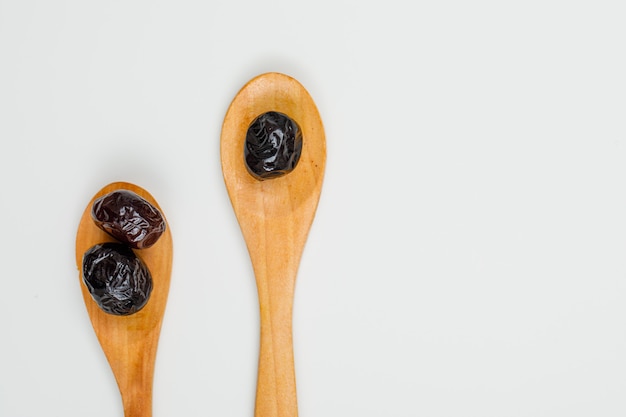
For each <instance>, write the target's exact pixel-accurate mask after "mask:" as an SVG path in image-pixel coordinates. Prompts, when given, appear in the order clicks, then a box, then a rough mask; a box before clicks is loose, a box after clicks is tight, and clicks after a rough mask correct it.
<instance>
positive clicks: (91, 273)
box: [83, 242, 152, 316]
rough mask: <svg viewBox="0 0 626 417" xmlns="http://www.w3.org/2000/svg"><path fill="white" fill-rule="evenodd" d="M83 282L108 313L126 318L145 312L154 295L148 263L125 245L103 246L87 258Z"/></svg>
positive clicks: (101, 244) (85, 258)
mask: <svg viewBox="0 0 626 417" xmlns="http://www.w3.org/2000/svg"><path fill="white" fill-rule="evenodd" d="M83 282H84V283H85V285H86V286H87V289H88V290H89V293H90V294H91V296H92V298H93V299H94V301H95V302H96V303H97V304H98V306H99V307H100V308H101V309H102V310H103V311H104V312H106V313H109V314H115V315H117V316H126V315H129V314H133V313H136V312H137V311H139V310H141V308H142V307H143V306H145V305H146V303H147V302H148V298H150V293H151V292H152V276H151V275H150V271H149V270H148V268H147V267H146V264H144V263H143V261H142V260H141V259H140V258H138V257H137V256H136V255H135V253H134V252H133V250H132V249H131V248H129V247H128V246H126V245H124V244H122V243H113V242H107V243H100V244H98V245H95V246H92V247H91V248H89V250H87V252H85V254H84V255H83Z"/></svg>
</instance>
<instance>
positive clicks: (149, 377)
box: [76, 182, 172, 417]
mask: <svg viewBox="0 0 626 417" xmlns="http://www.w3.org/2000/svg"><path fill="white" fill-rule="evenodd" d="M119 190H127V191H131V192H133V193H135V194H136V195H138V196H140V197H142V198H143V199H145V200H146V201H147V202H149V203H150V204H151V205H152V206H153V207H155V208H156V209H158V210H160V208H159V205H158V204H157V202H156V200H155V199H154V198H153V197H152V196H151V195H150V194H149V193H148V192H147V191H146V190H144V189H142V188H141V187H138V186H136V185H134V184H130V183H125V182H116V183H112V184H109V185H107V186H105V187H104V188H102V189H101V190H100V191H99V192H98V193H97V194H96V195H95V196H94V197H93V198H92V200H91V201H90V202H89V204H88V205H87V208H86V209H85V211H84V213H83V216H82V218H81V220H80V223H79V226H78V233H77V235H76V265H77V267H78V270H79V271H80V273H79V275H80V281H81V282H80V287H81V290H82V295H83V299H84V301H85V306H86V307H87V313H88V314H89V318H90V319H91V324H92V325H93V328H94V330H95V333H96V336H97V337H98V340H99V341H100V345H101V347H102V350H103V351H104V354H105V355H106V358H107V360H108V362H109V364H110V366H111V369H112V371H113V374H114V375H115V379H116V381H117V385H118V388H119V390H120V393H121V397H122V403H123V407H124V416H125V417H151V416H152V385H153V384H152V382H153V375H154V364H155V359H156V351H157V344H158V339H159V333H160V331H161V324H162V321H163V315H164V312H165V304H166V302H167V295H168V291H169V285H170V275H171V270H172V237H171V233H170V230H169V227H166V228H165V231H164V232H163V233H162V235H161V236H160V237H159V238H158V240H157V241H156V243H154V244H153V245H152V246H150V247H147V248H143V249H138V250H135V251H134V253H136V256H137V257H138V258H140V259H141V261H142V262H143V264H144V265H145V266H146V267H147V269H148V270H149V272H150V274H151V278H152V289H151V293H150V295H149V298H148V301H147V302H146V303H145V305H143V306H142V307H141V308H140V309H139V310H138V311H136V312H133V313H132V314H127V315H116V314H110V313H108V312H105V311H104V310H103V309H102V308H101V306H100V305H98V303H97V302H96V301H95V300H94V298H93V297H92V295H91V293H90V290H89V289H88V288H87V287H86V285H85V283H84V282H83V279H84V271H83V256H84V255H85V253H86V252H87V251H88V250H89V249H90V248H93V247H94V246H95V245H98V244H101V243H104V242H117V241H116V239H115V238H113V237H112V236H111V235H110V234H108V233H106V232H105V231H103V230H102V229H101V228H99V227H98V226H97V225H96V223H95V222H94V220H93V218H92V207H93V204H94V202H95V201H96V200H98V199H99V198H100V197H103V196H105V195H108V194H109V193H112V192H117V191H119ZM161 213H162V212H161ZM163 221H165V217H164V216H163ZM130 250H131V249H128V251H130Z"/></svg>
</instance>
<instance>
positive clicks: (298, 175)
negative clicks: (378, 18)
mask: <svg viewBox="0 0 626 417" xmlns="http://www.w3.org/2000/svg"><path fill="white" fill-rule="evenodd" d="M268 111H277V112H280V113H283V114H286V115H288V116H289V117H290V118H292V119H293V120H295V121H296V122H297V123H298V124H299V125H300V128H301V129H302V136H303V139H302V140H303V145H302V154H301V156H300V160H299V162H298V164H297V166H296V167H295V169H294V170H293V171H292V172H290V173H289V174H287V175H285V176H282V177H279V178H274V179H269V180H265V181H259V180H257V179H255V178H254V177H252V175H250V174H249V173H248V172H247V169H246V167H245V162H244V153H243V147H244V142H245V136H246V132H247V130H248V127H249V125H250V123H251V122H252V121H253V120H254V119H255V118H256V117H257V116H259V115H260V114H262V113H265V112H268ZM221 158H222V171H223V174H224V181H225V184H226V188H227V190H228V194H229V197H230V200H231V203H232V205H233V209H234V211H235V214H236V217H237V220H238V222H239V225H240V226H241V230H242V233H243V236H244V239H245V241H246V245H247V248H248V252H249V255H250V259H251V261H252V265H253V269H254V274H255V278H256V283H257V290H258V296H259V306H260V326H261V334H260V352H259V369H258V380H257V393H256V403H255V416H256V417H295V416H297V414H298V407H297V395H296V382H295V381H296V380H295V369H294V357H293V355H294V353H293V344H292V311H293V297H294V289H295V282H296V274H297V270H298V266H299V264H300V259H301V256H302V252H303V249H304V246H305V242H306V239H307V235H308V233H309V230H310V227H311V224H312V222H313V218H314V216H315V211H316V209H317V205H318V201H319V197H320V192H321V188H322V181H323V177H324V168H325V164H326V139H325V134H324V127H323V125H322V121H321V118H320V115H319V113H318V110H317V107H316V106H315V103H314V102H313V99H312V98H311V96H310V95H309V93H308V92H307V91H306V90H305V89H304V87H303V86H302V85H301V84H300V83H299V82H298V81H296V80H295V79H293V78H291V77H289V76H287V75H284V74H280V73H267V74H263V75H260V76H258V77H256V78H254V79H252V80H251V81H250V82H248V83H247V84H246V85H245V86H244V87H243V88H242V89H241V90H240V91H239V93H238V94H237V95H236V97H235V98H234V100H233V102H232V103H231V105H230V107H229V109H228V111H227V113H226V116H225V118H224V123H223V126H222V134H221Z"/></svg>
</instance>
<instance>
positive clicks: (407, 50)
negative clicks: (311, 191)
mask: <svg viewBox="0 0 626 417" xmlns="http://www.w3.org/2000/svg"><path fill="white" fill-rule="evenodd" d="M625 12H626V9H625V8H624V6H623V2H621V1H617V0H616V1H578V2H570V1H555V0H548V1H524V2H522V1H519V2H496V1H477V2H463V1H440V2H434V1H433V2H408V1H407V2H402V1H400V0H390V1H385V2H377V3H374V2H355V1H352V2H350V1H345V0H333V1H330V0H319V1H316V2H313V1H309V2H289V1H284V0H283V1H279V0H277V1H270V2H253V1H204V2H203V1H176V2H174V1H109V2H84V1H77V0H74V1H69V0H67V1H55V2H49V1H32V0H25V1H8V0H0V138H1V140H2V151H1V152H0V186H1V190H2V197H1V204H0V218H1V219H2V239H1V240H0V253H1V256H2V258H1V259H2V266H3V272H2V274H1V275H2V287H1V288H2V296H1V300H2V301H1V302H0V335H1V336H0V338H1V339H0V416H2V417H36V416H37V417H38V416H63V417H73V416H76V417H78V416H80V417H83V416H87V415H88V416H91V417H100V416H102V417H104V416H107V417H110V416H121V415H122V408H121V401H120V397H119V393H118V392H117V387H116V385H115V382H114V379H113V376H112V374H111V372H110V371H109V368H108V365H107V363H106V360H105V359H104V355H103V354H102V352H101V350H100V347H99V345H98V343H97V340H96V338H95V336H94V334H93V330H92V328H91V325H90V323H89V320H88V317H87V314H86V312H85V309H84V305H83V301H82V299H81V296H80V289H79V282H78V275H77V271H76V267H75V265H74V237H75V233H76V228H77V225H78V220H79V218H80V215H81V213H82V212H83V210H84V208H85V205H86V204H87V202H88V201H89V199H90V198H91V197H92V195H93V194H94V193H95V192H96V191H98V190H99V189H100V188H101V187H102V186H104V185H106V184H108V183H110V182H113V181H119V180H121V181H129V182H134V183H136V184H138V185H140V186H142V187H144V188H146V189H147V190H148V191H149V192H151V193H152V194H153V195H154V196H155V197H156V198H157V200H158V201H159V203H160V204H161V206H162V208H163V209H164V211H165V213H166V215H167V217H168V219H169V222H170V226H171V230H172V233H173V237H174V243H175V259H174V271H173V277H172V286H171V292H170V298H169V303H168V308H167V312H166V317H165V322H164V325H163V331H162V333H161V340H160V345H159V352H158V358H157V367H156V375H155V383H154V416H155V417H165V416H186V417H194V416H233V417H234V416H237V417H239V416H252V415H253V407H254V390H255V384H256V363H257V348H258V345H257V343H258V342H257V337H258V328H257V325H258V312H257V300H256V288H255V284H254V278H253V275H252V271H251V266H250V263H249V259H248V254H247V252H246V249H245V245H244V242H243V239H242V237H241V234H240V231H239V227H238V225H237V223H236V220H235V218H234V215H233V212H232V210H231V207H230V203H229V201H228V197H227V195H226V191H225V188H224V184H223V180H222V175H221V167H220V160H219V136H220V129H221V123H222V119H223V116H224V114H225V112H226V109H227V107H228V105H229V104H230V101H231V100H232V98H233V97H234V96H235V94H236V93H237V91H238V90H239V89H240V88H241V87H242V86H243V85H244V84H245V82H247V81H248V80H249V79H251V78H252V77H254V76H256V75H258V74H261V73H263V72H267V71H279V72H283V73H286V74H289V75H291V76H293V77H295V78H296V79H298V80H299V81H300V82H301V83H302V84H303V85H304V86H305V87H306V88H307V89H308V91H309V92H310V93H311V95H312V97H313V98H314V100H315V101H316V103H317V105H318V108H319V110H320V113H321V115H322V117H323V120H324V124H325V128H326V134H327V143H328V161H327V170H326V178H325V183H324V187H323V192H322V199H321V202H320V205H319V208H318V212H317V217H316V219H315V222H314V224H313V228H312V230H311V233H310V236H309V241H308V244H307V247H306V250H305V253H304V257H303V260H302V264H301V266H300V273H299V276H298V282H297V288H296V302H295V316H294V332H295V335H294V337H295V352H296V372H297V383H298V395H299V397H298V398H299V405H300V407H299V411H300V416H301V417H314V416H325V417H333V416H336V417H340V416H341V417H344V416H361V417H366V416H367V417H381V416H385V417H386V416H392V417H409V416H411V417H412V416H428V417H443V416H454V417H457V416H463V417H470V416H471V417H474V416H475V417H486V416H494V417H495V416H497V417H514V416H534V417H539V416H546V417H554V416H568V417H573V416H603V417H612V416H624V415H626V402H624V395H625V393H626V376H625V375H626V359H625V358H626V122H625V120H626V119H625V117H626V76H625V74H626V55H625V53H624V51H625V47H626V45H625V44H626V25H625V24H624V22H625V19H626V13H625Z"/></svg>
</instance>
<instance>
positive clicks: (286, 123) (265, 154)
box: [244, 111, 302, 180]
mask: <svg viewBox="0 0 626 417" xmlns="http://www.w3.org/2000/svg"><path fill="white" fill-rule="evenodd" d="M301 152H302V132H301V130H300V126H298V124H297V123H296V122H295V121H293V120H292V119H291V118H290V117H289V116H287V115H285V114H282V113H278V112H274V111H271V112H267V113H263V114H262V115H260V116H258V117H257V118H256V119H254V121H253V122H252V123H251V124H250V126H249V127H248V131H247V133H246V142H245V146H244V158H245V161H246V168H247V169H248V172H249V173H250V174H251V175H252V176H253V177H255V178H256V179H258V180H265V179H269V178H275V177H280V176H282V175H285V174H287V173H289V172H291V171H293V169H294V168H295V167H296V164H297V163H298V160H299V159H300V153H301Z"/></svg>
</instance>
